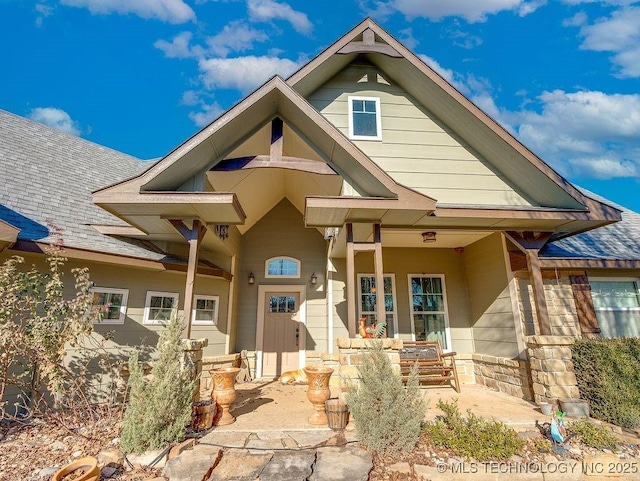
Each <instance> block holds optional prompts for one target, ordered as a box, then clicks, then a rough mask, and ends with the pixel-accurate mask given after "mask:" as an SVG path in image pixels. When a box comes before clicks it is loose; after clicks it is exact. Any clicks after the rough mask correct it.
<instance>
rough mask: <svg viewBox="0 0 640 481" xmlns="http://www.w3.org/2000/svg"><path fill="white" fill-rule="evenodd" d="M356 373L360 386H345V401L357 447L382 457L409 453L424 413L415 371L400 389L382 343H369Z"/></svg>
mask: <svg viewBox="0 0 640 481" xmlns="http://www.w3.org/2000/svg"><path fill="white" fill-rule="evenodd" d="M358 371H359V374H360V383H359V384H358V385H356V384H353V385H350V386H349V387H348V390H347V393H346V402H347V405H348V406H349V411H350V412H351V416H352V417H353V420H354V423H355V426H356V433H357V436H358V440H359V441H360V444H361V445H362V446H363V447H364V448H366V449H368V450H369V451H371V452H373V453H378V454H381V455H384V456H387V455H395V454H398V453H408V452H411V450H413V448H414V447H415V446H416V444H417V442H418V438H419V437H420V430H421V425H422V420H423V418H424V414H425V403H424V399H423V397H422V393H421V392H420V388H419V385H418V377H417V372H413V373H412V374H411V376H410V377H409V381H408V382H407V386H406V387H405V386H403V384H402V378H401V376H400V373H398V372H395V371H394V370H393V366H392V365H391V361H390V360H389V358H388V356H387V354H386V353H385V351H384V349H383V347H382V342H381V341H371V343H370V344H369V345H368V347H367V349H366V350H365V351H364V352H363V355H362V363H361V364H360V365H359V366H358Z"/></svg>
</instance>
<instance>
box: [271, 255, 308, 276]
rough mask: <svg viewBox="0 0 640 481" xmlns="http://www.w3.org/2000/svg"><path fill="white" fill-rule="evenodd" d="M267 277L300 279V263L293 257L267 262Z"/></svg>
mask: <svg viewBox="0 0 640 481" xmlns="http://www.w3.org/2000/svg"><path fill="white" fill-rule="evenodd" d="M264 275H265V277H283V278H299V277H300V261H299V260H298V259H294V258H292V257H273V258H271V259H267V262H265V273H264Z"/></svg>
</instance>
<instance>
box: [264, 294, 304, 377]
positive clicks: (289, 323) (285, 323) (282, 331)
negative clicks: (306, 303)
mask: <svg viewBox="0 0 640 481" xmlns="http://www.w3.org/2000/svg"><path fill="white" fill-rule="evenodd" d="M299 304H300V295H299V294H298V293H297V292H267V293H266V302H265V313H264V331H263V332H264V341H263V345H262V375H263V376H265V377H275V376H279V375H280V374H282V373H283V372H286V371H293V370H295V369H298V367H299V345H300V344H299V342H300V323H299V322H298V321H297V320H296V319H297V318H298V316H297V314H298V309H299V307H300V306H299Z"/></svg>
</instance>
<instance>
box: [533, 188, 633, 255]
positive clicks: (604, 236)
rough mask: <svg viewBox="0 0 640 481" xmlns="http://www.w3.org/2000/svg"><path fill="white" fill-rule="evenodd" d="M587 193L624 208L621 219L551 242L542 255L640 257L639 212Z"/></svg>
mask: <svg viewBox="0 0 640 481" xmlns="http://www.w3.org/2000/svg"><path fill="white" fill-rule="evenodd" d="M580 190H581V191H582V192H583V193H584V194H585V195H587V196H589V197H591V198H593V199H595V200H598V201H600V202H603V203H605V204H609V205H610V206H612V207H615V208H616V209H619V210H621V211H622V220H621V221H620V222H617V223H615V224H609V225H607V226H604V227H600V228H598V229H593V230H590V231H588V232H584V233H582V234H577V235H574V236H572V237H567V238H565V239H560V240H557V241H555V242H550V243H549V244H547V245H546V246H545V247H544V248H543V249H542V250H541V251H540V257H545V258H564V259H608V260H640V214H638V213H637V212H634V211H632V210H629V209H627V208H625V207H622V206H620V205H618V204H616V203H614V202H612V201H610V200H608V199H605V198H604V197H602V196H599V195H597V194H594V193H593V192H589V191H588V190H585V189H580Z"/></svg>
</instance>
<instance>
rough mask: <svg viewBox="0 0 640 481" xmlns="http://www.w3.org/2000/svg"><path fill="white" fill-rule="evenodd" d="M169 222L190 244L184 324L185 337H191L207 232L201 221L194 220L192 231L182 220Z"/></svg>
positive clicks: (185, 288) (185, 289)
mask: <svg viewBox="0 0 640 481" xmlns="http://www.w3.org/2000/svg"><path fill="white" fill-rule="evenodd" d="M169 222H171V224H172V225H173V226H174V227H175V228H176V229H177V230H178V232H180V234H181V235H182V237H184V238H185V239H186V240H187V242H189V263H188V265H187V279H186V283H185V287H184V322H185V323H186V329H185V331H184V337H185V338H186V339H189V338H190V337H191V317H192V316H193V292H194V288H195V283H196V272H197V271H198V258H199V256H200V242H202V239H203V238H204V235H205V233H206V232H207V228H206V226H203V225H202V224H201V222H200V220H199V219H194V221H193V225H192V226H191V229H189V228H188V227H187V226H186V225H185V224H184V222H182V220H176V219H172V220H170V221H169Z"/></svg>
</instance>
